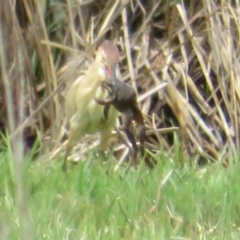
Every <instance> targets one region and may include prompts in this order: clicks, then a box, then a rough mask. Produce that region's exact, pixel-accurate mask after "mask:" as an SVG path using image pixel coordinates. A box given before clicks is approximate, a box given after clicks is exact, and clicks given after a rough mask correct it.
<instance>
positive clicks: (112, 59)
mask: <svg viewBox="0 0 240 240" xmlns="http://www.w3.org/2000/svg"><path fill="white" fill-rule="evenodd" d="M96 60H97V61H100V62H101V63H102V65H103V68H104V71H105V74H106V76H107V77H108V78H114V76H116V67H117V64H118V62H119V60H120V54H119V51H118V48H117V46H116V45H115V44H114V43H113V42H112V41H110V40H105V41H103V42H102V43H101V44H100V46H99V47H98V50H97V53H96Z"/></svg>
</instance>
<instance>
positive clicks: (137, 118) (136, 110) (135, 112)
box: [132, 99, 146, 156]
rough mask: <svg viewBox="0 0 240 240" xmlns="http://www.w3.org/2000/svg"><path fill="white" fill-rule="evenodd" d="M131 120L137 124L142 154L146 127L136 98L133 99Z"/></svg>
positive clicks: (142, 153) (142, 152)
mask: <svg viewBox="0 0 240 240" xmlns="http://www.w3.org/2000/svg"><path fill="white" fill-rule="evenodd" d="M133 101H134V103H133V106H134V107H133V109H132V111H133V120H134V121H135V122H136V124H137V125H138V126H139V128H140V130H139V142H140V146H139V148H140V152H141V155H142V156H143V155H144V145H145V139H146V128H145V124H144V119H143V115H142V112H141V110H140V109H139V107H138V104H137V101H136V99H134V100H133Z"/></svg>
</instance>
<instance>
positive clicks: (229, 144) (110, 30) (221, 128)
mask: <svg viewBox="0 0 240 240" xmlns="http://www.w3.org/2000/svg"><path fill="white" fill-rule="evenodd" d="M239 9H240V6H239V2H238V1H227V0H223V1H217V0H213V1H208V0H201V1H170V0H167V1H159V0H150V1H140V0H125V1H124V0H122V1H120V0H117V1H111V0H108V1H92V0H82V1H77V0H71V1H70V0H67V1H56V0H45V1H37V0H21V1H20V0H19V1H16V4H15V5H14V1H10V0H8V1H4V2H3V3H2V6H1V10H0V11H1V14H0V16H1V22H0V24H1V32H0V36H1V38H0V43H1V44H0V45H1V48H0V50H1V51H0V52H1V54H0V56H1V68H0V74H1V79H0V106H1V109H0V111H1V116H0V117H1V122H2V125H3V126H4V127H7V128H8V132H9V134H10V137H11V138H12V139H13V138H14V136H17V135H18V134H19V133H20V132H21V131H23V136H24V138H25V141H26V142H29V143H32V142H33V140H34V139H35V138H36V136H38V138H39V139H40V142H41V144H40V146H41V147H40V149H41V150H42V151H43V152H44V153H46V152H51V154H52V155H55V154H56V153H58V152H59V150H61V149H62V147H63V146H64V143H63V142H62V138H63V136H64V134H65V128H64V127H65V122H64V110H63V101H64V100H63V99H64V98H63V95H64V89H65V88H66V87H67V86H68V85H69V84H70V83H71V82H72V81H73V80H74V79H75V78H76V76H78V75H79V74H80V73H81V72H82V71H84V69H86V65H87V64H86V62H87V61H88V60H90V59H91V58H92V56H93V52H94V49H95V46H96V45H97V44H99V42H100V41H101V40H103V39H106V38H110V39H112V40H113V41H114V42H116V43H117V44H118V47H119V50H120V51H121V64H120V70H121V75H122V80H123V81H125V82H128V83H129V84H131V85H132V86H133V87H134V88H135V89H136V90H137V92H138V100H139V104H140V106H141V108H142V110H143V113H144V116H145V122H146V126H147V147H148V149H149V150H150V151H151V152H153V153H156V152H157V151H159V150H160V149H165V150H169V149H171V148H172V146H173V145H174V143H175V141H176V138H175V136H176V135H177V136H178V137H179V139H180V143H181V149H182V152H183V158H184V159H185V157H188V156H198V158H199V159H210V160H212V161H216V160H219V161H222V162H223V164H224V165H225V164H227V161H228V159H229V156H232V153H233V152H237V151H238V149H239V145H240V142H239V141H240V138H239V127H240V119H238V116H239V114H240V108H239V104H238V102H239V97H240V82H239V81H240V70H239V69H240V68H239V66H238V65H239V56H240V54H239V53H240V47H239V42H240V41H239V37H240V34H239V21H240V12H239V11H240V10H239ZM20 95H21V97H20ZM19 99H20V100H21V99H22V101H20V100H19ZM23 111H24V114H22V112H23ZM11 119H12V120H14V121H11ZM87 139H89V137H87ZM91 140H92V139H91V137H90V142H91ZM91 146H92V147H94V146H95V143H93V144H91ZM116 148H118V149H123V148H125V147H123V146H122V145H119V144H116ZM84 149H86V146H85V145H83V144H82V145H81V151H84Z"/></svg>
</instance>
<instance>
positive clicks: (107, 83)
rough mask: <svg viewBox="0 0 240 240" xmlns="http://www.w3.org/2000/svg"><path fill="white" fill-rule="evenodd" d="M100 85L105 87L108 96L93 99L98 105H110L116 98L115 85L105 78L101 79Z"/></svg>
mask: <svg viewBox="0 0 240 240" xmlns="http://www.w3.org/2000/svg"><path fill="white" fill-rule="evenodd" d="M101 87H102V88H104V89H106V90H107V91H108V92H109V94H110V95H109V98H107V99H101V98H94V101H95V102H96V103H98V104H100V105H104V106H108V105H111V104H112V103H113V102H114V100H115V99H116V94H117V89H116V88H115V85H114V84H113V83H112V82H110V81H107V80H103V81H101Z"/></svg>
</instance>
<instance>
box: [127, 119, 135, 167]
mask: <svg viewBox="0 0 240 240" xmlns="http://www.w3.org/2000/svg"><path fill="white" fill-rule="evenodd" d="M132 120H133V117H132V116H131V115H129V114H125V127H124V128H125V132H126V135H127V138H128V140H129V141H130V143H131V144H132V160H133V165H134V166H136V163H137V162H136V161H137V144H136V140H135V137H134V134H133V133H132V131H131V129H130V127H131V123H132Z"/></svg>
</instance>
